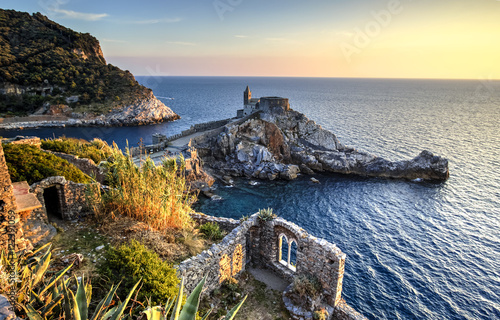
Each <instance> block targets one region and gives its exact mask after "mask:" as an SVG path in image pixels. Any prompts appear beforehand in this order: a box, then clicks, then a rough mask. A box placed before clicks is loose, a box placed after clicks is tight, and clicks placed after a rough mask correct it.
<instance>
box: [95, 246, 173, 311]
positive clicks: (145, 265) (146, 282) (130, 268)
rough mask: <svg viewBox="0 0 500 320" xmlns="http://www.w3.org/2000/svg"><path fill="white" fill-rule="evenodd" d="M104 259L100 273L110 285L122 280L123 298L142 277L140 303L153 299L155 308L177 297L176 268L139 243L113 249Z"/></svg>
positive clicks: (120, 292)
mask: <svg viewBox="0 0 500 320" xmlns="http://www.w3.org/2000/svg"><path fill="white" fill-rule="evenodd" d="M105 258H106V261H105V262H104V263H103V264H102V265H101V266H99V271H100V273H101V275H103V276H105V277H107V278H109V280H110V281H109V282H110V283H118V282H120V281H121V285H120V288H119V289H118V293H119V295H120V296H121V295H124V294H125V295H126V294H127V293H128V292H129V291H130V289H131V288H132V287H133V286H134V284H135V283H137V281H139V280H140V279H141V278H142V289H141V290H140V291H139V294H138V299H139V301H142V302H144V301H146V300H147V299H148V298H149V297H151V303H153V304H154V305H156V304H160V303H161V304H164V303H165V302H166V301H167V300H168V299H173V298H175V296H176V294H177V285H178V284H179V279H178V278H177V275H176V269H174V268H173V267H172V265H171V264H169V263H167V262H163V261H162V260H161V259H160V257H159V256H158V254H156V253H155V252H154V251H151V250H149V249H147V248H146V247H145V246H143V245H142V244H140V243H139V242H137V241H135V240H132V241H131V242H130V243H129V244H124V245H122V246H120V247H118V248H111V249H109V250H108V251H107V252H106V254H105Z"/></svg>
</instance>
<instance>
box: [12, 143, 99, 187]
mask: <svg viewBox="0 0 500 320" xmlns="http://www.w3.org/2000/svg"><path fill="white" fill-rule="evenodd" d="M3 151H4V153H5V161H6V162H7V167H8V168H9V173H10V178H11V180H12V182H18V181H25V180H26V181H28V184H32V183H35V182H38V181H41V180H43V179H45V178H48V177H53V176H63V177H65V178H66V180H71V181H74V182H78V183H88V182H90V177H89V176H87V175H85V174H84V173H83V172H82V171H80V170H79V169H78V168H77V167H75V166H74V165H72V164H70V163H69V162H68V161H66V160H64V159H61V158H59V157H57V156H55V155H53V154H50V153H47V152H44V151H43V150H40V149H38V148H37V147H35V146H30V145H26V144H4V145H3Z"/></svg>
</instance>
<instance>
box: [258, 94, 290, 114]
mask: <svg viewBox="0 0 500 320" xmlns="http://www.w3.org/2000/svg"><path fill="white" fill-rule="evenodd" d="M272 108H282V109H283V110H285V111H289V110H290V102H289V101H288V98H281V97H262V98H260V104H259V110H262V111H264V112H266V111H269V110H271V109H272Z"/></svg>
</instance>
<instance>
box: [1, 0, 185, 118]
mask: <svg viewBox="0 0 500 320" xmlns="http://www.w3.org/2000/svg"><path fill="white" fill-rule="evenodd" d="M51 105H52V106H54V105H56V106H57V105H68V106H69V107H70V108H61V107H60V106H58V107H50V106H51ZM148 108H154V109H155V110H148ZM125 109H126V110H127V111H126V112H125V113H126V117H127V119H125V118H124V119H119V116H118V117H117V114H118V115H119V114H120V113H121V111H122V110H125ZM131 109H132V110H133V111H131ZM136 109H140V110H136ZM35 111H37V114H54V113H56V114H64V115H66V116H73V117H77V118H82V115H83V118H84V119H85V118H91V117H93V116H98V115H105V118H107V115H108V114H109V116H111V115H113V119H115V121H114V122H115V123H113V124H123V125H127V124H145V123H150V122H158V121H164V120H174V119H177V118H178V116H177V115H176V114H175V113H173V112H172V111H171V110H170V109H169V108H168V107H166V106H165V105H164V104H163V103H161V102H160V101H158V100H157V99H156V98H155V97H154V96H153V95H152V92H151V90H150V89H148V88H145V87H143V86H141V85H140V84H139V83H138V82H137V81H136V80H135V78H134V76H133V75H132V74H131V73H130V72H129V71H123V70H121V69H119V68H118V67H116V66H113V65H111V64H106V60H105V59H104V56H103V54H102V51H101V47H100V45H99V42H98V41H97V39H96V38H94V37H93V36H91V35H90V34H88V33H85V34H83V33H78V32H75V31H73V30H71V29H68V28H65V27H63V26H61V25H59V24H57V23H55V22H53V21H51V20H49V19H48V18H47V17H45V16H43V15H42V14H40V13H35V14H33V15H30V14H28V13H24V12H17V11H14V10H2V9H0V115H1V114H3V115H6V114H7V115H9V114H10V115H28V114H32V113H33V112H35ZM137 115H145V116H150V117H151V119H139V120H137V119H132V117H135V116H137ZM117 118H118V120H119V121H116V119H117ZM121 120H123V121H121ZM149 120H151V121H149Z"/></svg>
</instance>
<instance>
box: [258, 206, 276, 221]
mask: <svg viewBox="0 0 500 320" xmlns="http://www.w3.org/2000/svg"><path fill="white" fill-rule="evenodd" d="M258 217H259V219H260V220H262V221H271V220H273V219H275V218H276V217H277V216H276V215H275V214H274V213H273V209H272V208H267V209H260V210H259V215H258Z"/></svg>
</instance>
